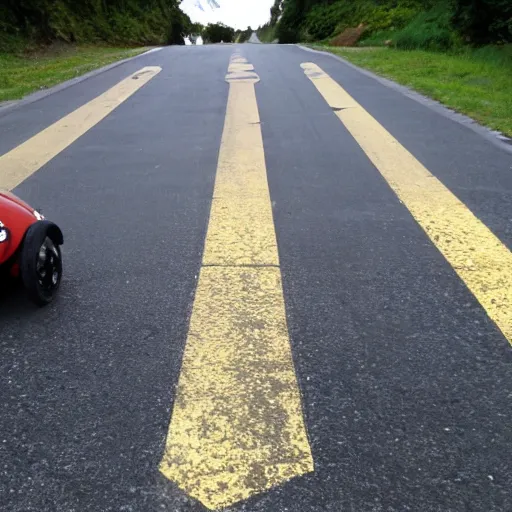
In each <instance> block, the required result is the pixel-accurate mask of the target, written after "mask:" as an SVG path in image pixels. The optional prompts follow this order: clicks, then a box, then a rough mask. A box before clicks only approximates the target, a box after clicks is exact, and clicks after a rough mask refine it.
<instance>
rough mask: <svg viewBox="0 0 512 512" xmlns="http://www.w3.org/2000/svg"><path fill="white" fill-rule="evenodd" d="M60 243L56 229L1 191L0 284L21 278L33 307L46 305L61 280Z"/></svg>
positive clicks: (35, 212) (59, 234)
mask: <svg viewBox="0 0 512 512" xmlns="http://www.w3.org/2000/svg"><path fill="white" fill-rule="evenodd" d="M63 243H64V238H63V236H62V232H61V230H60V229H59V228H58V226H56V225H55V224H54V223H53V222H49V221H47V220H45V219H44V217H43V216H42V215H41V214H40V213H39V212H37V211H36V210H34V209H33V208H31V207H30V206H29V205H28V204H26V203H25V202H23V201H22V200H21V199H19V198H18V197H16V196H15V195H14V194H11V193H9V192H2V191H0V283H2V282H5V280H7V279H9V278H15V279H19V278H21V281H22V282H23V284H24V286H25V288H26V289H27V291H28V294H29V296H30V298H31V299H32V300H33V301H34V302H35V303H36V304H38V305H39V306H44V305H46V304H49V303H50V302H51V301H52V300H53V298H54V296H55V294H56V292H57V290H58V288H59V285H60V281H61V278H62V255H61V251H60V246H61V245H62V244H63ZM0 286H1V285H0Z"/></svg>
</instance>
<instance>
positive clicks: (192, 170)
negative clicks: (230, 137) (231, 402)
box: [0, 48, 232, 512]
mask: <svg viewBox="0 0 512 512" xmlns="http://www.w3.org/2000/svg"><path fill="white" fill-rule="evenodd" d="M195 49H196V48H192V50H195ZM180 50H181V51H183V50H185V49H183V50H182V49H178V51H180ZM187 50H188V49H187ZM210 50H211V49H210ZM231 53H232V49H230V48H226V49H225V50H223V49H219V50H216V51H215V52H214V53H213V54H212V53H211V52H208V51H206V52H202V53H201V54H198V56H197V57H196V58H193V59H191V60H190V61H189V60H188V59H185V58H184V59H176V58H174V49H166V50H163V51H162V52H159V55H161V56H160V57H159V58H160V60H159V62H158V64H159V65H160V66H161V67H162V72H161V73H159V75H158V76H157V77H155V78H154V79H153V80H151V81H150V82H149V83H148V84H146V85H145V86H144V87H143V88H141V89H140V90H139V91H138V92H137V93H136V94H134V95H133V96H132V97H131V98H130V99H128V100H127V101H126V102H124V103H123V104H122V105H120V106H119V107H118V108H117V109H116V110H115V111H114V112H113V113H112V114H111V115H109V116H108V117H107V118H105V119H104V120H103V121H102V122H101V123H99V124H98V125H96V126H95V127H94V128H92V129H91V130H89V131H88V132H87V133H86V134H84V135H83V136H82V137H81V138H80V139H79V140H77V141H76V142H75V143H73V144H72V145H71V146H69V147H68V148H67V149H66V150H64V151H63V152H62V153H60V154H59V155H58V156H57V157H56V158H54V159H53V160H52V161H51V162H50V163H48V164H47V165H45V166H44V167H43V168H42V169H40V170H39V171H38V172H36V173H35V174H34V175H32V176H31V177H30V178H29V179H27V180H26V181H25V182H24V183H22V184H21V185H20V186H19V187H17V188H16V189H15V192H16V193H18V194H19V195H20V196H22V197H23V198H25V199H26V200H27V201H29V202H30V203H32V204H34V205H35V206H39V207H41V208H42V210H43V211H44V212H45V213H46V214H47V215H48V217H50V218H52V219H53V220H55V221H56V222H57V223H58V224H59V225H61V226H62V229H63V231H64V233H65V237H66V241H65V247H64V261H65V273H64V281H63V283H62V289H61V294H60V296H59V298H58V300H57V302H56V303H55V304H54V305H52V306H51V307H50V308H47V309H45V310H36V309H34V308H32V306H31V305H30V304H27V303H26V302H25V301H24V298H23V296H22V295H17V296H15V297H14V298H13V297H11V296H6V297H4V298H3V300H2V301H1V307H0V346H1V355H0V379H1V382H0V404H1V414H0V432H2V433H6V436H5V437H3V438H2V439H1V440H0V450H1V452H0V461H1V462H0V509H1V510H9V511H13V512H18V511H20V512H21V511H23V512H26V511H29V510H37V511H40V510H59V511H66V512H68V511H71V510H91V511H96V510H97V511H109V510H112V511H118V510H120V509H123V507H125V508H126V509H127V510H128V509H129V508H130V507H132V508H133V509H134V510H157V509H158V507H159V505H160V503H163V504H165V505H166V506H168V508H169V509H170V510H176V509H178V508H179V507H180V506H181V505H180V503H181V502H182V501H183V499H184V498H183V497H182V494H181V493H180V492H177V491H173V492H172V495H171V496H170V497H168V496H167V495H168V494H169V492H171V491H168V489H170V488H171V487H172V486H171V484H170V483H169V482H168V481H166V479H165V478H164V477H163V476H161V475H160V473H159V472H158V464H159V462H160V459H161V456H162V453H163V449H164V444H165V436H166V433H167V428H168V422H169V417H170V414H171V410H172V405H173V398H174V393H173V389H174V386H175V384H176V382H177V379H178V374H179V369H180V364H181V357H182V351H183V345H184V341H185V337H186V330H187V323H188V317H189V308H190V305H191V300H192V297H193V293H194V290H195V287H196V283H197V281H196V277H195V276H197V274H198V271H199V268H200V263H201V255H202V251H203V243H204V237H205V233H206V227H207V221H208V212H209V209H210V203H211V197H212V191H213V184H214V176H215V170H216V161H217V155H218V150H219V145H220V138H221V134H222V126H223V122H224V114H225V108H226V101H227V88H226V83H225V74H226V69H227V66H228V63H229V57H230V55H231ZM153 58H154V57H153V56H151V59H153ZM177 61H179V62H180V64H179V65H178V66H176V62H177ZM152 63H153V64H154V61H152ZM145 64H146V61H144V60H139V61H138V62H137V66H138V67H137V69H140V68H141V67H143V66H144V65H145ZM130 66H131V64H130ZM130 66H128V67H127V70H128V71H131V69H130ZM127 70H125V73H126V71H127ZM129 74H130V72H127V73H126V76H128V75H129ZM106 78H108V79H109V78H110V75H108V76H107V77H106ZM205 79H206V80H207V84H208V87H205V82H204V80H205ZM111 85H112V84H111V82H110V80H107V81H106V83H105V86H106V87H105V90H107V89H108V88H109V86H111ZM73 88H75V89H76V94H77V95H81V94H82V90H87V88H88V84H87V82H84V83H82V84H79V85H77V86H74V87H73ZM54 101H55V98H53V97H49V98H47V99H45V100H41V102H39V103H40V104H39V106H38V108H39V109H40V110H41V111H43V110H44V109H45V108H46V106H47V105H48V108H52V106H53V104H54ZM31 107H32V105H31ZM1 122H5V123H8V122H9V118H8V117H7V116H6V117H3V118H1ZM3 439H6V441H7V442H6V443H2V441H3ZM164 484H165V485H164ZM11 489H12V490H13V492H11Z"/></svg>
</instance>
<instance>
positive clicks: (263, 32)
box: [257, 23, 277, 43]
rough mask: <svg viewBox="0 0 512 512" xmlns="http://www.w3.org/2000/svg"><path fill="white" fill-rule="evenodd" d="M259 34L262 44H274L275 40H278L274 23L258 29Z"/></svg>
mask: <svg viewBox="0 0 512 512" xmlns="http://www.w3.org/2000/svg"><path fill="white" fill-rule="evenodd" d="M257 34H258V37H259V39H260V41H261V42H262V43H272V42H273V41H274V40H275V39H277V36H276V26H275V24H274V25H273V24H272V23H267V24H266V25H263V26H261V27H260V28H258V30H257Z"/></svg>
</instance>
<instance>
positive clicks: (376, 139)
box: [302, 63, 512, 343]
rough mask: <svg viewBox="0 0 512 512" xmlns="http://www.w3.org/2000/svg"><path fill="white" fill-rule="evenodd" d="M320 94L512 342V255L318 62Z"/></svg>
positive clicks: (311, 73) (313, 75)
mask: <svg viewBox="0 0 512 512" xmlns="http://www.w3.org/2000/svg"><path fill="white" fill-rule="evenodd" d="M302 68H303V69H304V70H305V73H306V75H307V76H308V77H309V78H310V79H311V81H312V82H313V84H314V85H315V86H316V88H317V89H318V91H319V92H320V94H321V95H322V96H323V97H324V98H325V100H326V101H327V103H328V104H329V106H330V107H332V108H333V109H334V110H335V113H336V115H337V116H338V118H339V119H340V120H341V121H342V123H343V124H344V125H345V126H346V128H347V129H348V130H349V131H350V133H351V134H352V136H353V137H354V138H355V139H356V141H357V142H358V143H359V145H360V146H361V148H362V149H363V150H364V152H365V153H366V154H367V155H368V157H369V158H370V160H371V161H372V162H373V163H374V165H375V167H377V169H378V170H379V171H380V172H381V174H382V176H384V178H385V179H386V181H387V182H388V183H389V185H390V186H391V188H392V189H393V190H394V191H395V193H396V195H397V196H398V197H399V198H400V199H401V200H402V202H403V203H404V205H405V206H406V207H407V208H408V209H409V211H410V212H411V213H412V215H413V216H414V218H415V219H416V221H417V222H418V224H419V225H420V226H421V227H422V228H423V229H424V230H425V232H426V233H427V235H428V236H429V237H430V239H431V240H432V242H433V243H434V244H435V245H436V247H437V248H438V249H439V250H440V251H441V253H442V254H443V255H444V257H445V258H446V259H447V260H448V262H449V263H450V265H451V266H452V267H453V268H454V269H455V271H456V272H457V274H458V275H459V276H460V278H461V279H462V280H463V281H464V282H465V283H466V286H467V287H468V288H469V289H470V290H471V292H472V293H473V294H474V296H475V297H476V298H477V299H478V301H479V302H480V304H481V305H482V306H483V307H484V309H485V310H486V312H487V314H488V315H489V317H490V318H491V319H492V320H493V321H494V322H495V323H496V325H497V326H498V327H499V328H500V330H501V332H502V333H503V334H504V335H505V337H506V338H507V339H508V341H509V342H511V343H512V253H511V252H510V251H509V249H508V248H507V247H506V246H505V245H504V244H503V243H502V242H501V241H500V240H499V239H498V238H497V237H496V236H495V235H494V234H493V233H492V232H491V231H490V230H489V229H488V228H487V227H486V226H485V225H484V224H483V223H482V222H481V221H480V220H478V219H477V218H476V217H475V216H474V215H473V213H472V212H471V211H470V210H469V209H468V208H467V207H466V206H465V205H464V204H463V203H462V202H461V201H460V200H459V199H457V197H455V195H454V194H452V193H451V192H450V191H449V190H448V189H447V188H446V187H445V186H444V185H443V184H442V183H441V182H440V181H439V180H438V179H437V178H435V177H434V176H433V175H432V174H431V173H430V172H429V171H428V170H427V169H426V168H425V167H424V166H423V165H422V164H421V163H420V162H418V160H416V158H414V156H413V155H411V154H410V153H409V152H408V151H407V150H406V149H405V148H404V147H403V146H402V145H401V144H400V143H399V142H398V141H397V140H396V139H395V138H394V137H393V136H392V135H391V134H390V133H389V132H388V131H387V130H386V129H385V128H384V127H383V126H381V125H380V124H379V123H378V122H377V121H376V120H375V119H374V118H373V117H372V116H371V115H370V114H369V113H368V112H366V111H365V110H364V109H363V108H362V107H361V105H359V103H357V102H356V101H355V100H354V99H353V98H352V97H351V96H350V95H349V94H347V92H346V91H345V90H344V89H343V88H342V87H341V86H340V85H339V84H338V83H337V82H335V81H334V80H333V79H332V78H331V77H329V76H328V75H327V74H326V73H325V72H324V71H322V69H320V68H319V67H318V66H317V65H316V64H312V63H306V64H302Z"/></svg>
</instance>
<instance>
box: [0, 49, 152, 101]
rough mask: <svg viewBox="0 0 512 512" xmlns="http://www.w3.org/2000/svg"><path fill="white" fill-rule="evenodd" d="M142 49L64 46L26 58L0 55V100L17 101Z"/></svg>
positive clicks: (139, 51)
mask: <svg viewBox="0 0 512 512" xmlns="http://www.w3.org/2000/svg"><path fill="white" fill-rule="evenodd" d="M146 50H147V48H109V47H102V46H78V47H74V46H66V47H57V48H55V47H54V48H50V49H47V50H45V51H39V52H34V53H32V54H29V55H22V54H13V53H0V101H6V100H16V99H20V98H22V97H23V96H26V95H27V94H29V93H31V92H34V91H36V90H38V89H46V88H48V87H52V86H53V85H56V84H58V83H60V82H64V81H65V80H69V79H71V78H76V77H78V76H81V75H83V74H85V73H87V72H89V71H92V70H93V69H96V68H100V67H102V66H106V65H107V64H111V63H112V62H116V61H118V60H121V59H126V58H128V57H133V56H135V55H139V54H140V53H143V52H144V51H146Z"/></svg>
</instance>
